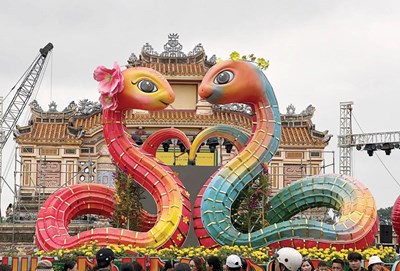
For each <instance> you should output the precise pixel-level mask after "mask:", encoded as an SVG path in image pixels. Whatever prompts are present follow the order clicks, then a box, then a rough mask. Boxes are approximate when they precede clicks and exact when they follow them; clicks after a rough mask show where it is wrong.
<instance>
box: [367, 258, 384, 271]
mask: <svg viewBox="0 0 400 271" xmlns="http://www.w3.org/2000/svg"><path fill="white" fill-rule="evenodd" d="M384 265H385V264H384V262H382V260H381V258H379V257H378V256H371V258H369V262H368V271H381V270H383V266H384Z"/></svg>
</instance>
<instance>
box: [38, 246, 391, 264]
mask: <svg viewBox="0 0 400 271" xmlns="http://www.w3.org/2000/svg"><path fill="white" fill-rule="evenodd" d="M107 247H108V248H110V249H112V250H113V251H114V253H115V255H116V257H118V258H120V257H127V256H130V254H129V253H131V252H136V253H138V254H139V256H143V255H148V256H150V257H160V258H161V259H165V260H166V259H179V258H190V257H193V256H197V257H204V258H206V257H207V256H210V255H214V256H217V257H219V258H220V259H221V260H222V261H224V260H225V259H226V257H227V256H228V255H230V254H238V255H240V256H242V257H246V258H250V259H251V260H252V261H254V262H255V263H258V264H265V263H267V262H268V261H269V260H270V259H271V256H272V255H273V254H274V251H271V250H270V249H269V248H268V247H264V248H259V249H254V248H251V247H247V246H222V247H220V248H215V249H209V248H205V247H203V246H199V247H186V248H176V247H172V246H171V247H170V248H163V249H158V250H157V249H153V248H137V247H133V246H132V245H108V246H107ZM297 249H298V251H299V252H300V253H301V254H302V255H303V256H305V257H308V258H312V259H319V260H324V261H327V262H331V261H332V260H333V259H335V258H340V259H343V260H346V259H347V254H348V253H349V252H351V251H356V252H359V253H361V255H362V256H363V258H364V259H365V260H368V259H369V258H370V257H371V256H373V255H377V256H379V257H380V258H381V259H382V260H383V261H384V262H386V263H393V262H394V261H395V260H396V259H397V258H396V257H397V254H396V251H395V250H394V249H393V248H392V247H382V246H380V247H370V248H368V249H364V250H353V249H348V250H347V249H342V250H340V251H337V250H336V249H335V248H329V249H322V248H320V249H318V248H309V249H306V248H297ZM97 250H99V246H98V245H97V243H96V242H93V243H90V244H85V245H83V246H81V247H80V248H75V249H65V250H62V249H57V250H53V251H50V252H44V251H39V252H37V253H36V254H35V255H36V256H39V257H42V256H49V257H58V258H60V257H72V258H75V257H77V256H87V257H93V256H94V255H95V254H96V252H97Z"/></svg>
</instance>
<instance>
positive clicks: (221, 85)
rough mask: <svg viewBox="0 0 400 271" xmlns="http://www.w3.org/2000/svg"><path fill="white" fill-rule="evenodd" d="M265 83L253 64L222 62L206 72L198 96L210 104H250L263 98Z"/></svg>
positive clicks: (261, 74) (261, 73) (264, 78)
mask: <svg viewBox="0 0 400 271" xmlns="http://www.w3.org/2000/svg"><path fill="white" fill-rule="evenodd" d="M265 81H266V82H268V80H267V78H266V77H265V75H264V73H263V72H262V71H261V70H260V69H258V68H257V67H256V66H255V65H254V64H251V63H249V62H247V61H231V60H228V61H223V62H221V63H218V64H216V65H215V66H213V67H212V68H211V69H209V70H208V72H207V73H206V75H205V76H204V78H203V80H202V82H201V84H200V87H199V95H200V97H201V98H202V99H206V100H207V101H208V102H209V103H212V104H228V103H247V104H252V103H256V102H257V101H260V99H262V98H263V97H264V96H265V95H264V93H263V91H264V82H265ZM268 84H269V83H268Z"/></svg>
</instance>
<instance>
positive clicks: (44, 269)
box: [35, 260, 54, 271]
mask: <svg viewBox="0 0 400 271" xmlns="http://www.w3.org/2000/svg"><path fill="white" fill-rule="evenodd" d="M35 271H54V269H53V263H52V262H50V261H49V260H42V261H38V263H37V265H36V269H35Z"/></svg>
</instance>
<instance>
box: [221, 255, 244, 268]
mask: <svg viewBox="0 0 400 271" xmlns="http://www.w3.org/2000/svg"><path fill="white" fill-rule="evenodd" d="M225 264H226V267H227V268H228V271H241V270H242V260H241V259H240V257H239V256H238V255H234V254H232V255H229V256H228V258H226V263H225Z"/></svg>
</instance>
